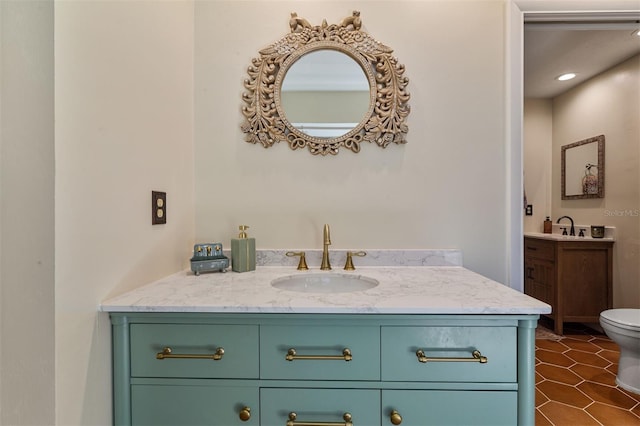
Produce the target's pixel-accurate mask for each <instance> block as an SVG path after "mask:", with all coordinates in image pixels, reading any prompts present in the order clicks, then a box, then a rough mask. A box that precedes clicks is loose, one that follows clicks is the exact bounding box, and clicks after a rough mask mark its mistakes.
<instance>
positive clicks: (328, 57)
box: [280, 49, 370, 138]
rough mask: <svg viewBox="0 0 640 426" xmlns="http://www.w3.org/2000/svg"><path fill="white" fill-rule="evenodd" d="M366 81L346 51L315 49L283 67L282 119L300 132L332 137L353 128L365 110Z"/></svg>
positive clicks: (362, 117)
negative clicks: (288, 65)
mask: <svg viewBox="0 0 640 426" xmlns="http://www.w3.org/2000/svg"><path fill="white" fill-rule="evenodd" d="M369 90H370V88H369V80H368V78H367V76H366V74H365V73H364V71H363V69H362V67H361V66H360V64H359V63H358V62H356V60H355V59H353V58H352V57H351V56H349V55H347V54H346V53H343V52H339V51H337V50H331V49H320V50H315V51H312V52H309V53H306V54H304V55H303V56H301V57H300V58H299V59H298V60H297V61H295V62H294V63H293V64H291V66H290V67H289V69H288V70H287V72H286V74H285V76H284V79H283V81H282V87H281V88H280V101H281V103H282V109H283V110H284V113H285V116H286V119H287V120H288V121H289V123H291V125H292V126H293V127H294V128H296V129H297V130H299V131H300V132H302V133H304V134H306V135H309V136H313V137H317V138H336V137H339V136H342V135H344V134H346V133H348V132H350V131H351V130H352V129H354V128H355V127H356V126H357V125H358V124H359V123H360V122H361V121H362V120H363V119H364V118H365V117H366V114H367V112H368V111H369V102H370V93H369Z"/></svg>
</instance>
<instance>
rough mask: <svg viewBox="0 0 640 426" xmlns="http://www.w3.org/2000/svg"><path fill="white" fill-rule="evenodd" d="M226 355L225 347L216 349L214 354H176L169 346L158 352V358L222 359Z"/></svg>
mask: <svg viewBox="0 0 640 426" xmlns="http://www.w3.org/2000/svg"><path fill="white" fill-rule="evenodd" d="M223 355H224V348H218V349H216V353H214V354H174V353H173V349H171V348H170V347H169V346H167V347H165V348H164V349H162V352H158V353H157V354H156V359H167V358H175V359H212V360H214V361H220V360H221V359H222V356H223Z"/></svg>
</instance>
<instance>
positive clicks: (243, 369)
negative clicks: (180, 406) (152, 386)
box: [131, 324, 259, 378]
mask: <svg viewBox="0 0 640 426" xmlns="http://www.w3.org/2000/svg"><path fill="white" fill-rule="evenodd" d="M258 342H259V340H258V326H254V325H210V324H132V325H131V376H132V377H198V378H232V377H235V378H257V377H258V362H257V361H258V353H259V352H258ZM165 348H171V353H170V354H168V353H167V354H165V352H166V350H165ZM220 350H222V351H223V352H224V353H223V354H222V356H221V357H220V359H213V358H214V357H213V356H214V355H215V354H216V353H217V355H218V356H216V358H218V357H219V355H220V353H219V352H220ZM158 354H160V355H158ZM159 358H162V359H159Z"/></svg>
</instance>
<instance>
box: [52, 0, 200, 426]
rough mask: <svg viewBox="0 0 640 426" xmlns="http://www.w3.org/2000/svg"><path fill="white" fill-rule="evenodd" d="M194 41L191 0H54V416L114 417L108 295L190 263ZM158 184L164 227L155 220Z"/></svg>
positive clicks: (64, 420)
mask: <svg viewBox="0 0 640 426" xmlns="http://www.w3.org/2000/svg"><path fill="white" fill-rule="evenodd" d="M193 46H194V43H193V3H192V2H191V1H163V2H160V1H125V2H120V1H84V2H83V1H59V2H56V5H55V72H56V79H55V90H56V97H55V99H56V101H55V113H56V128H55V138H56V149H55V155H56V188H55V191H56V225H55V230H56V243H55V249H56V274H55V281H56V289H55V290H56V294H55V310H56V315H55V321H56V342H55V354H56V377H55V386H56V398H57V400H56V423H57V424H60V425H92V424H108V423H109V422H110V419H111V356H110V351H111V344H110V325H109V320H108V316H107V315H106V314H98V313H97V308H98V306H99V304H100V302H101V301H102V300H104V299H106V298H107V297H109V296H111V295H114V294H116V293H121V292H123V291H125V290H127V289H131V288H133V287H136V286H139V285H141V284H143V283H146V282H149V281H152V280H154V279H156V278H159V277H162V276H164V275H168V274H170V273H172V272H175V271H177V270H180V269H183V268H186V267H188V259H189V257H190V254H191V250H192V248H193V246H192V244H193V239H194V238H193V229H194V194H193V185H194V183H193V173H194V165H193V155H194V153H193V65H192V64H193ZM152 190H161V191H166V192H167V224H166V225H156V226H152V225H151V191H152ZM41 349H45V348H41ZM48 349H49V350H51V349H52V348H48Z"/></svg>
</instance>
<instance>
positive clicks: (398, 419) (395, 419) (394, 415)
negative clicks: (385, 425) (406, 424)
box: [389, 410, 402, 425]
mask: <svg viewBox="0 0 640 426" xmlns="http://www.w3.org/2000/svg"><path fill="white" fill-rule="evenodd" d="M389 420H390V421H391V424H392V425H399V424H401V423H402V416H401V415H400V413H398V412H397V411H396V410H393V411H391V414H390V415H389Z"/></svg>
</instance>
